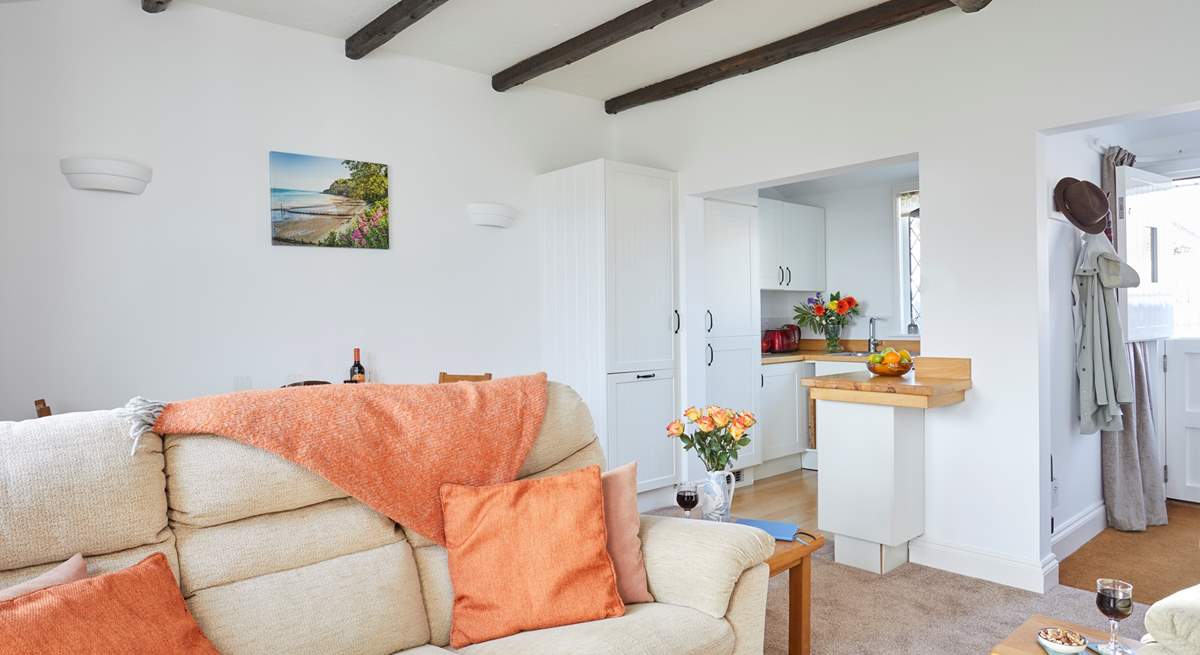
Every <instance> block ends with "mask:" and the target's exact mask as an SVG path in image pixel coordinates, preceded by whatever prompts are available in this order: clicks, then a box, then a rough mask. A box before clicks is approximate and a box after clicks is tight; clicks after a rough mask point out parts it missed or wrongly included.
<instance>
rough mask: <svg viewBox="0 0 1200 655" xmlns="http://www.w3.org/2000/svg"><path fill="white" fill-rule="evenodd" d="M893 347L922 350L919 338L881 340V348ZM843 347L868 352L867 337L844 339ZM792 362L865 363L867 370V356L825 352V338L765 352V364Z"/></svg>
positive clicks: (804, 340)
mask: <svg viewBox="0 0 1200 655" xmlns="http://www.w3.org/2000/svg"><path fill="white" fill-rule="evenodd" d="M888 346H890V347H892V348H895V349H896V350H908V351H909V352H911V353H913V354H914V355H916V354H917V353H918V352H920V350H921V342H920V340H917V339H907V340H906V339H884V340H882V341H880V342H879V348H880V349H881V350H882V349H883V348H886V347H888ZM842 348H845V349H846V350H847V351H849V352H866V351H867V342H866V340H865V339H842ZM792 362H841V363H845V364H863V370H866V362H867V358H866V357H862V356H859V357H855V356H852V355H843V354H837V353H834V354H832V355H831V354H829V353H827V352H825V340H824V339H801V340H800V349H799V350H794V351H792V352H790V353H763V356H762V363H763V364H790V363H792Z"/></svg>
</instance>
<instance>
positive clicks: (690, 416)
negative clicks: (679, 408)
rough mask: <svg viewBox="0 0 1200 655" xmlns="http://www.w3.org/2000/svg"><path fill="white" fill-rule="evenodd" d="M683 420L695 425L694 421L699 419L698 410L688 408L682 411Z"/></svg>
mask: <svg viewBox="0 0 1200 655" xmlns="http://www.w3.org/2000/svg"><path fill="white" fill-rule="evenodd" d="M683 418H686V419H687V420H688V421H690V422H692V423H695V422H696V419H698V418H700V410H698V409H696V408H695V407H689V408H687V409H685V410H683Z"/></svg>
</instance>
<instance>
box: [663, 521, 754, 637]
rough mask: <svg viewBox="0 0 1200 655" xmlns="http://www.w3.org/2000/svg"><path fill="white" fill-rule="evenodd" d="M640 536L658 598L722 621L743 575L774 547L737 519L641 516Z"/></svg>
mask: <svg viewBox="0 0 1200 655" xmlns="http://www.w3.org/2000/svg"><path fill="white" fill-rule="evenodd" d="M640 536H641V539H642V553H643V555H644V557H645V560H646V577H647V580H648V582H649V583H650V593H651V594H652V595H653V596H654V600H655V601H656V602H659V603H668V604H670V605H682V606H685V607H691V608H692V609H696V610H699V611H701V612H704V613H705V614H708V615H709V616H712V617H714V618H718V619H719V618H722V617H724V616H725V611H726V609H727V608H728V606H729V596H730V594H732V593H733V588H734V586H735V585H737V583H738V580H739V579H740V578H741V577H742V573H743V572H744V571H746V570H747V569H749V568H752V567H754V566H757V565H758V564H761V563H763V562H765V561H766V560H767V558H768V557H770V556H771V553H773V552H774V551H775V540H774V539H772V538H771V536H770V535H768V534H767V533H766V532H763V531H762V530H759V529H758V528H752V527H750V526H747V525H738V524H735V523H715V522H712V521H696V520H689V519H682V518H675V517H669V516H651V515H646V514H643V515H642V527H641V533H640Z"/></svg>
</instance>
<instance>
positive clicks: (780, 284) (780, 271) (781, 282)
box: [779, 266, 783, 286]
mask: <svg viewBox="0 0 1200 655" xmlns="http://www.w3.org/2000/svg"><path fill="white" fill-rule="evenodd" d="M779 286H783V267H782V266H780V267H779Z"/></svg>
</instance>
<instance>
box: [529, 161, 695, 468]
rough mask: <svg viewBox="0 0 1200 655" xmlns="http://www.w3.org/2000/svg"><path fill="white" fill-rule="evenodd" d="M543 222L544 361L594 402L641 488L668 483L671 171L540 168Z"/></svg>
mask: <svg viewBox="0 0 1200 655" xmlns="http://www.w3.org/2000/svg"><path fill="white" fill-rule="evenodd" d="M535 192H536V206H537V212H538V215H539V216H538V218H539V221H540V224H541V227H542V236H543V248H542V253H543V255H542V256H543V260H542V306H543V307H544V308H545V311H543V312H542V335H541V338H542V365H543V366H544V367H545V369H546V372H547V373H548V374H549V376H550V379H551V380H556V381H559V382H564V383H566V384H569V385H571V387H572V388H574V389H575V390H576V391H577V392H579V394H580V396H582V397H583V400H584V401H585V402H586V403H587V405H588V409H590V410H591V414H592V417H593V419H594V420H595V422H596V433H597V435H599V437H600V443H601V445H602V446H603V447H604V449H605V452H606V454H607V456H608V463H609V464H610V465H613V466H619V465H621V464H625V463H626V462H629V461H636V462H638V489H639V491H647V490H650V489H654V488H660V487H666V486H669V485H671V484H672V483H674V482H675V479H676V468H675V467H676V465H677V459H678V450H677V448H678V446H676V444H677V443H678V441H677V440H670V439H666V438H664V437H663V426H664V425H666V424H667V422H668V421H670V420H671V417H673V416H677V415H678V413H679V408H678V407H677V406H676V405H677V401H676V398H677V394H678V390H677V389H676V388H675V383H676V376H675V371H676V369H677V368H678V361H677V360H678V339H679V336H678V334H679V330H680V323H681V316H680V314H679V311H678V309H679V308H678V305H677V304H676V302H677V301H676V278H675V275H676V273H675V263H676V256H675V252H676V247H675V234H676V224H677V215H678V212H677V208H676V202H677V200H676V193H677V191H676V175H675V173H672V172H669V171H662V170H657V169H653V168H646V167H644V166H635V165H632V164H623V163H618V162H612V161H607V160H603V159H601V160H596V161H591V162H587V163H584V164H579V165H577V166H572V167H570V168H566V169H563V170H559V171H554V172H552V173H546V174H544V175H540V176H538V178H537V180H536V183H535Z"/></svg>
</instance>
